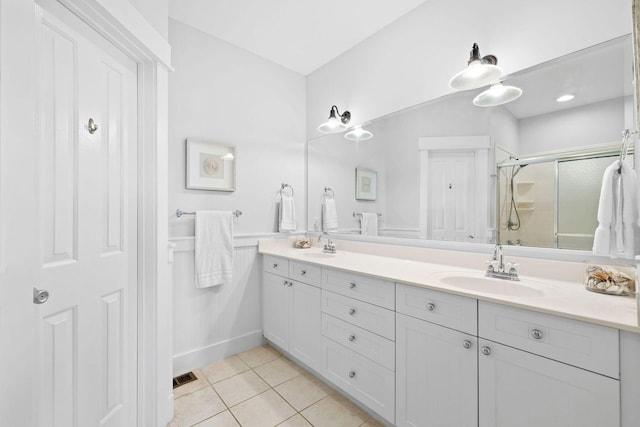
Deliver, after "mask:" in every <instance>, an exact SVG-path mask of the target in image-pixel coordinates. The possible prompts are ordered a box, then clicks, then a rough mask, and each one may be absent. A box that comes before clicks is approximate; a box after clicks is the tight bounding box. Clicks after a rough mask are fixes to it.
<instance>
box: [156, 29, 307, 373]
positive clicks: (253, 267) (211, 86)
mask: <svg viewBox="0 0 640 427" xmlns="http://www.w3.org/2000/svg"><path fill="white" fill-rule="evenodd" d="M169 41H170V43H171V47H172V57H173V61H172V63H173V67H174V68H175V72H174V73H173V74H171V76H170V80H169V176H168V181H169V182H168V186H169V195H168V206H167V209H168V211H169V218H170V220H169V233H170V236H171V237H179V236H193V232H194V227H193V216H183V217H181V218H179V219H178V218H176V217H175V210H176V208H180V209H182V210H184V211H193V210H196V209H216V210H235V209H240V210H241V211H242V212H243V215H242V216H241V217H239V218H238V219H236V220H234V227H235V228H234V233H235V234H236V236H238V235H243V234H245V235H246V234H255V235H263V234H268V233H271V232H275V231H276V218H277V216H276V200H277V197H276V196H277V193H278V190H279V189H280V184H281V183H283V182H286V183H288V184H290V185H291V186H293V187H294V189H295V198H296V210H297V213H298V218H299V219H298V228H299V229H304V213H305V211H304V209H305V206H304V201H305V193H306V191H305V166H304V165H305V140H306V138H305V80H304V77H302V76H301V75H298V74H296V73H294V72H292V71H289V70H287V69H285V68H283V67H280V66H278V65H276V64H274V63H271V62H269V61H266V60H264V59H262V58H260V57H258V56H255V55H253V54H251V53H249V52H247V51H244V50H242V49H239V48H236V47H234V46H232V45H230V44H228V43H226V42H223V41H221V40H219V39H216V38H214V37H212V36H210V35H207V34H205V33H202V32H200V31H198V30H196V29H193V28H191V27H189V26H186V25H184V24H181V23H179V22H176V21H174V20H170V21H169ZM187 137H196V138H201V139H205V140H211V141H214V142H219V143H224V144H231V145H235V146H236V159H237V162H236V163H237V169H236V191H235V192H233V193H224V192H215V191H204V190H187V189H185V139H186V138H187ZM235 240H236V242H235V245H236V248H235V251H234V270H233V283H232V284H231V285H230V286H223V287H214V288H207V289H196V288H195V284H194V280H193V271H194V266H193V258H194V257H193V255H194V253H193V241H192V240H189V239H188V238H187V239H177V240H174V242H176V243H177V244H178V249H179V251H178V252H176V254H175V261H174V264H173V275H172V279H173V319H174V320H173V334H174V373H175V374H178V373H181V372H184V371H186V370H190V369H194V368H198V367H201V366H203V365H205V364H207V363H209V362H211V361H213V360H217V359H221V358H224V357H226V356H228V355H231V354H233V353H236V352H239V351H242V350H245V349H247V348H251V347H253V346H256V345H258V344H259V343H260V342H261V340H262V332H261V329H262V324H261V306H260V298H261V288H260V281H261V275H260V271H261V266H260V263H259V260H260V257H259V256H258V255H257V240H255V239H253V240H254V241H253V242H252V243H247V242H246V239H243V238H240V237H238V238H236V239H235Z"/></svg>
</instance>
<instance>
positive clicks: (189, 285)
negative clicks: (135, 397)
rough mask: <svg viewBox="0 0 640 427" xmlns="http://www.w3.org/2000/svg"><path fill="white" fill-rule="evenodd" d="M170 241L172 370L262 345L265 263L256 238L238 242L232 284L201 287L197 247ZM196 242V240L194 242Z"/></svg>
mask: <svg viewBox="0 0 640 427" xmlns="http://www.w3.org/2000/svg"><path fill="white" fill-rule="evenodd" d="M192 239H193V237H191V238H188V237H187V238H185V241H186V242H187V243H186V244H185V242H184V241H182V242H181V241H180V240H176V239H171V240H172V242H174V243H176V245H177V248H176V252H175V254H174V263H173V345H174V351H173V354H174V356H173V368H174V374H175V375H178V374H181V373H184V372H186V371H190V370H193V369H196V368H199V367H202V366H204V365H206V364H208V363H211V362H213V361H215V360H219V359H223V358H225V357H227V356H230V355H232V354H235V353H238V352H241V351H244V350H248V349H250V348H253V347H256V346H258V345H260V344H261V343H262V340H263V339H262V320H261V319H262V312H261V304H260V301H261V287H260V280H261V273H260V271H261V268H260V266H261V262H260V255H259V254H258V246H257V244H256V243H257V241H256V242H254V243H253V244H247V242H246V241H244V242H242V241H241V240H242V239H236V242H235V243H234V246H235V248H234V259H233V283H232V284H231V285H230V286H226V285H222V286H214V287H210V288H204V289H199V288H196V285H195V275H194V271H195V267H194V252H193V245H192V243H191V242H189V240H192ZM189 243H191V244H189Z"/></svg>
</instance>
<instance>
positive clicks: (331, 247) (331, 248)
mask: <svg viewBox="0 0 640 427" xmlns="http://www.w3.org/2000/svg"><path fill="white" fill-rule="evenodd" d="M325 235H326V236H327V243H325V244H324V246H323V247H322V252H325V253H328V254H335V253H336V244H335V243H333V242H332V241H331V236H330V235H329V233H327V232H326V231H323V232H322V233H321V234H320V235H319V236H318V242H320V241H321V240H322V237H323V236H325Z"/></svg>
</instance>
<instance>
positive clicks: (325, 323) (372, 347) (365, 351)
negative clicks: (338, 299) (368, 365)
mask: <svg viewBox="0 0 640 427" xmlns="http://www.w3.org/2000/svg"><path fill="white" fill-rule="evenodd" d="M322 335H324V336H325V337H327V338H330V339H332V340H334V341H335V342H337V343H338V344H342V345H343V346H344V347H346V348H349V349H351V350H353V351H355V352H356V353H358V354H361V355H363V356H364V357H367V358H369V359H371V360H373V361H374V362H376V363H379V364H380V365H382V366H384V367H385V368H387V369H391V370H392V371H395V369H396V356H395V353H396V345H395V343H394V342H393V341H390V340H388V339H386V338H383V337H381V336H380V335H376V334H374V333H372V332H369V331H367V330H365V329H362V328H360V327H358V326H355V325H352V324H351V323H347V322H345V321H343V320H340V319H338V318H335V317H333V316H330V315H328V314H326V313H323V314H322Z"/></svg>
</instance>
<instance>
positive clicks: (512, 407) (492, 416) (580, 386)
mask: <svg viewBox="0 0 640 427" xmlns="http://www.w3.org/2000/svg"><path fill="white" fill-rule="evenodd" d="M478 345H479V350H480V352H479V356H478V357H479V369H480V376H479V386H480V387H479V390H480V400H479V402H480V409H479V417H480V419H479V421H480V422H479V424H478V425H479V426H480V427H539V426H545V427H578V426H580V427H585V426H590V427H602V426H607V427H615V426H620V385H619V382H618V381H617V380H615V379H612V378H609V377H605V376H604V375H600V374H596V373H593V372H589V371H586V370H583V369H580V368H576V367H574V366H570V365H566V364H564V363H560V362H556V361H554V360H550V359H547V358H544V357H540V356H536V355H534V354H531V353H527V352H524V351H521V350H517V349H514V348H511V347H507V346H504V345H501V344H497V343H494V342H491V341H487V340H484V339H480V340H479V344H478Z"/></svg>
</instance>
